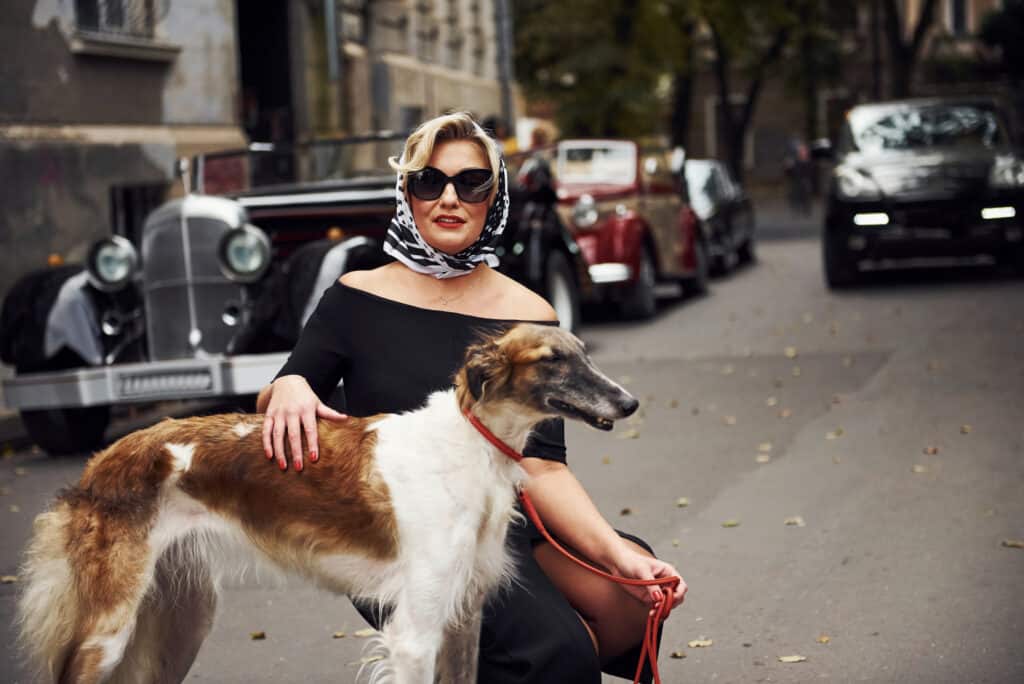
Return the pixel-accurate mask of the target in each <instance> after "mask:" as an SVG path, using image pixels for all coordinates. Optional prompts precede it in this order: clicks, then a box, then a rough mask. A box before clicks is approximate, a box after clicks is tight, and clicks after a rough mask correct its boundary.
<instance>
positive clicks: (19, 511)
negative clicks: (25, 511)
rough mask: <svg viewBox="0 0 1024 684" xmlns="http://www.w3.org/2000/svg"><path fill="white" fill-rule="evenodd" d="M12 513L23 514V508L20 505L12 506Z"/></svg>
mask: <svg viewBox="0 0 1024 684" xmlns="http://www.w3.org/2000/svg"><path fill="white" fill-rule="evenodd" d="M11 513H21V506H19V505H18V504H11Z"/></svg>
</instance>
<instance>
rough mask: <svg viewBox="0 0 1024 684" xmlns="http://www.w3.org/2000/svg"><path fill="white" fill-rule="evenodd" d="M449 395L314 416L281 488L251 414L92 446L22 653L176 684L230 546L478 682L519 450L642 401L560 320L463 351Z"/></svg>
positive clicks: (206, 624) (45, 538)
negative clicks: (314, 456)
mask: <svg viewBox="0 0 1024 684" xmlns="http://www.w3.org/2000/svg"><path fill="white" fill-rule="evenodd" d="M454 384H455V386H454V388H452V389H449V390H446V391H440V392H435V393H434V394H432V395H431V396H430V397H429V398H428V399H427V403H426V405H425V406H424V407H423V408H420V409H418V410H416V411H412V412H409V413H403V414H400V415H392V414H385V415H377V416H372V417H369V418H349V419H348V420H345V421H341V422H321V423H320V424H319V440H320V452H321V455H322V458H321V459H320V460H319V461H318V462H317V463H316V464H315V465H312V466H311V467H310V468H309V469H308V471H307V472H306V473H304V474H303V476H302V477H298V478H294V479H290V480H289V481H287V482H284V481H282V480H281V479H280V478H281V474H280V472H279V471H278V469H277V468H273V467H270V466H268V465H267V463H266V459H265V458H264V457H263V446H262V442H261V435H260V429H259V428H260V426H261V425H262V422H263V417H262V416H258V415H238V414H236V415H220V416H207V417H199V418H186V419H182V420H170V419H168V420H165V421H163V422H161V423H158V424H156V425H154V426H152V427H149V428H146V429H144V430H140V431H138V432H135V433H133V434H130V435H128V436H126V437H124V438H122V439H120V440H118V441H117V442H115V443H114V444H113V445H111V446H110V447H108V448H107V449H105V450H104V451H102V452H100V453H98V454H97V455H96V456H94V457H93V458H92V459H91V460H90V461H89V463H88V464H87V465H86V468H85V472H84V474H83V475H82V478H81V480H80V482H79V483H78V485H77V486H76V487H72V488H70V489H68V490H65V491H64V492H62V493H61V494H60V496H59V497H58V499H57V501H56V503H55V504H54V506H53V507H52V509H51V510H50V511H49V512H46V513H43V514H41V515H40V516H39V517H38V518H36V521H35V531H34V536H33V539H32V541H31V544H30V546H29V548H28V552H27V560H26V565H25V568H24V575H23V576H24V577H25V580H26V583H27V584H26V587H25V589H24V592H23V594H22V596H21V599H20V603H19V612H20V615H19V620H20V629H21V643H22V646H23V648H24V649H25V650H26V651H27V652H28V655H29V656H30V658H31V659H32V660H33V661H34V664H35V665H36V666H38V667H39V669H40V673H41V674H42V675H43V676H47V675H48V676H49V677H50V678H52V679H53V680H54V681H57V682H60V683H62V684H72V683H74V684H86V683H90V684H91V683H93V682H105V681H118V682H121V681H125V682H179V681H181V680H183V679H184V678H185V675H186V673H187V672H188V670H189V668H190V667H191V665H192V661H193V659H194V658H195V655H196V653H197V652H198V650H199V647H200V646H201V644H202V642H203V640H204V639H205V637H206V635H207V634H208V633H209V630H210V627H211V625H212V621H213V613H214V609H215V606H216V600H217V578H218V575H219V570H218V568H219V567H220V566H221V563H219V561H220V560H222V559H221V556H222V553H221V552H222V550H223V547H224V545H223V544H222V543H220V542H222V541H224V540H228V541H232V542H237V543H240V544H241V545H243V546H244V547H247V548H248V549H250V550H252V551H254V552H256V555H257V556H263V557H264V558H267V559H269V560H270V561H272V562H273V563H274V564H275V565H277V566H279V567H281V568H284V569H286V570H289V571H292V572H295V573H298V574H300V575H302V576H304V577H306V578H308V579H310V580H312V581H313V582H314V583H316V584H317V585H319V586H321V587H323V588H326V589H328V590H330V591H334V592H339V593H345V594H348V595H350V596H357V597H363V598H370V599H374V600H377V601H380V602H382V603H383V604H388V605H392V606H394V611H393V613H392V616H391V618H390V620H389V621H388V622H387V624H386V625H385V626H384V627H383V630H382V634H381V640H382V642H383V645H384V646H385V647H386V649H387V654H388V655H387V658H386V660H385V661H384V664H385V666H386V667H385V670H386V672H385V674H390V675H392V676H393V678H394V680H395V681H397V682H399V684H413V683H415V684H432V683H433V682H434V681H435V676H436V677H437V678H438V680H439V681H442V682H445V683H446V684H447V683H449V682H475V681H476V661H477V642H478V639H479V620H480V609H481V606H482V603H483V600H484V597H485V596H486V595H487V593H488V592H491V591H493V590H495V589H497V588H499V587H500V586H501V585H502V583H503V582H506V581H508V580H509V579H510V573H511V571H512V568H513V564H512V562H511V561H510V558H509V556H508V554H507V552H506V549H505V535H506V531H507V529H508V526H509V524H510V522H511V521H513V519H515V518H516V516H517V513H516V510H515V501H516V487H517V486H518V485H519V484H520V483H521V481H522V480H523V478H524V477H525V472H524V471H523V470H522V469H521V467H520V466H519V465H518V464H517V463H516V462H515V461H514V460H512V459H511V458H509V457H507V456H506V455H504V454H502V453H501V452H500V451H499V450H498V448H496V447H495V446H494V445H493V444H492V443H491V442H489V441H488V440H486V439H485V438H484V437H483V436H482V435H481V433H480V432H478V431H477V429H475V428H474V427H473V426H472V425H471V424H470V422H469V421H468V420H467V417H466V415H464V411H469V412H471V413H472V414H473V415H475V416H476V417H477V419H478V420H479V421H480V422H482V423H483V424H484V425H485V426H486V427H487V428H489V429H490V431H491V432H492V433H494V434H495V435H497V436H498V437H499V438H500V439H501V440H503V441H504V442H505V443H506V444H508V445H510V446H511V447H512V448H513V449H516V450H519V451H521V450H522V448H523V446H524V445H525V443H526V439H527V437H528V436H529V434H530V432H531V430H532V429H533V427H534V426H535V425H537V423H539V422H540V421H542V420H545V419H548V418H550V417H553V416H562V417H565V418H573V419H579V420H583V421H585V422H587V423H589V424H590V425H592V426H594V427H597V428H600V429H604V430H610V429H611V428H612V424H613V421H614V420H617V419H620V418H624V417H625V416H628V415H630V414H631V413H632V412H633V411H634V410H636V407H637V400H636V399H634V398H633V397H632V396H630V394H629V393H628V392H626V391H625V390H624V389H623V388H622V387H620V386H619V385H617V384H616V383H615V382H613V381H612V380H610V379H609V378H608V377H606V376H605V375H603V374H602V373H601V372H600V371H598V370H597V368H595V367H594V365H593V364H592V363H591V361H590V360H589V359H588V358H587V356H586V354H585V352H584V349H583V345H582V343H581V342H580V341H579V340H578V339H576V338H575V337H573V336H572V335H571V334H569V333H567V332H564V331H562V330H560V329H558V328H556V327H553V326H541V325H530V324H520V325H517V326H515V327H513V328H511V329H510V330H509V331H507V332H506V333H504V334H503V335H500V336H496V337H492V338H489V339H486V340H484V341H482V342H481V343H479V344H477V345H474V346H472V347H471V348H470V349H468V351H467V354H466V357H465V363H464V365H463V367H462V368H461V369H459V371H458V372H457V373H456V376H455V382H454Z"/></svg>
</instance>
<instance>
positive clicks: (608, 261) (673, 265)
mask: <svg viewBox="0 0 1024 684" xmlns="http://www.w3.org/2000/svg"><path fill="white" fill-rule="evenodd" d="M682 162H683V157H682V150H677V151H673V150H669V149H666V148H650V149H645V148H641V147H640V146H639V145H638V144H637V143H635V142H632V141H628V140H563V141H561V142H559V143H558V145H557V147H556V150H555V154H554V177H555V183H556V186H557V194H558V209H559V212H560V213H561V214H562V217H563V219H564V222H565V223H566V224H567V225H568V226H569V227H570V229H571V230H572V231H573V233H574V235H575V237H576V242H577V243H579V246H580V249H581V250H583V256H584V257H585V259H586V262H587V264H588V270H589V273H590V279H591V280H592V281H593V283H594V286H595V292H594V296H595V298H596V299H598V300H599V301H610V302H612V303H614V304H616V305H618V307H619V309H620V311H621V313H622V314H623V315H625V316H627V317H631V318H641V319H642V318H649V317H651V316H653V315H654V314H655V312H656V311H657V295H658V292H657V290H656V286H657V285H658V284H659V283H661V282H676V283H681V284H682V285H683V286H684V288H685V289H687V290H690V291H694V292H703V291H704V290H705V289H706V287H707V277H708V266H709V263H708V245H707V243H706V240H705V237H704V235H703V234H702V232H701V230H700V222H699V220H698V219H697V216H696V214H695V213H694V212H693V209H691V208H690V206H689V204H688V203H687V202H686V201H685V194H684V186H683V181H682V175H681V173H680V171H681V168H682Z"/></svg>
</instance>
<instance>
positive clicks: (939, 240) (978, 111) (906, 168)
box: [822, 97, 1024, 288]
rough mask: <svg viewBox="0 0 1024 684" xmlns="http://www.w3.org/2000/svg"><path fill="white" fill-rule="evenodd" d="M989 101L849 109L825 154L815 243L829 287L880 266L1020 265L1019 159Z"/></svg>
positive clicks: (1023, 212)
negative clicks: (826, 178) (937, 262)
mask: <svg viewBox="0 0 1024 684" xmlns="http://www.w3.org/2000/svg"><path fill="white" fill-rule="evenodd" d="M1010 135H1011V134H1010V130H1009V128H1008V127H1007V125H1006V120H1005V118H1004V116H1003V114H1002V112H1001V111H1000V108H999V107H998V106H997V103H996V102H995V101H994V100H992V99H990V98H980V97H978V98H963V97H961V98H933V99H915V100H901V101H893V102H879V103H871V104H863V105H858V106H856V107H854V108H852V109H851V110H850V111H849V112H848V113H847V115H846V121H845V122H844V124H843V127H842V129H841V131H840V133H839V139H838V143H837V145H836V147H835V149H834V151H833V150H832V149H831V146H825V147H824V148H823V149H824V150H826V151H825V152H824V154H823V156H834V158H835V161H836V165H835V168H834V170H833V173H832V178H831V182H830V185H829V194H828V203H827V207H826V212H825V230H824V235H823V237H822V246H823V256H824V268H825V280H826V282H827V283H828V285H829V287H832V288H837V287H844V286H848V285H851V284H853V283H854V282H855V280H856V279H857V276H858V273H859V270H860V266H861V265H868V264H873V263H877V262H879V261H883V260H886V261H887V260H893V259H914V260H918V261H920V260H922V259H929V258H935V257H941V258H943V259H948V258H949V257H966V258H972V259H976V260H978V259H984V260H995V261H998V262H1007V263H1013V264H1014V265H1016V266H1017V267H1021V266H1024V239H1022V238H1024V230H1022V229H1024V221H1022V219H1024V161H1022V160H1024V155H1022V154H1021V151H1020V149H1019V147H1016V146H1015V145H1014V141H1013V140H1012V139H1011V137H1010Z"/></svg>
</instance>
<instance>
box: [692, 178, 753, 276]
mask: <svg viewBox="0 0 1024 684" xmlns="http://www.w3.org/2000/svg"><path fill="white" fill-rule="evenodd" d="M685 176H686V186H687V190H688V192H689V199H690V206H692V207H693V210H694V211H695V212H696V213H697V217H698V218H699V219H700V220H701V223H702V224H703V225H704V229H705V234H706V235H707V237H708V255H709V256H710V258H711V270H712V272H713V273H715V274H716V275H724V274H726V273H728V272H729V271H731V270H732V269H733V268H735V267H736V266H737V264H741V263H748V262H750V261H753V260H754V249H755V248H754V207H753V205H752V204H751V202H750V198H749V197H748V196H747V193H746V192H744V190H743V186H742V185H740V184H739V183H738V182H737V181H736V179H735V178H733V176H732V174H731V173H730V172H729V167H727V166H726V165H725V164H723V163H722V162H720V161H718V160H716V159H687V160H686V166H685Z"/></svg>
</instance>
